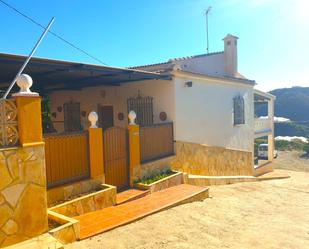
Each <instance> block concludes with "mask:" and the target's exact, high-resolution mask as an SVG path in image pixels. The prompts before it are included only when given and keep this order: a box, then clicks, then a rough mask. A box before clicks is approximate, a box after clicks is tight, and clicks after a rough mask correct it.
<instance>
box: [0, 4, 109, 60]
mask: <svg viewBox="0 0 309 249" xmlns="http://www.w3.org/2000/svg"><path fill="white" fill-rule="evenodd" d="M0 2H1V3H3V4H4V5H6V6H7V7H8V8H10V9H12V10H14V11H15V12H17V13H18V14H20V15H21V16H23V17H24V18H26V19H28V20H29V21H30V22H32V23H34V24H35V25H37V26H39V27H41V28H43V29H45V27H44V26H43V25H42V24H40V23H39V22H37V21H36V20H34V19H33V18H31V17H29V16H28V15H26V14H24V13H23V12H21V11H20V10H18V9H16V8H15V7H13V6H12V5H10V4H8V3H6V2H5V1H3V0H0ZM48 33H50V34H51V35H53V36H55V37H56V38H58V39H59V40H61V41H62V42H64V43H66V44H68V45H69V46H71V47H72V48H75V49H76V50H78V51H79V52H81V53H83V54H85V55H87V56H89V57H90V58H92V59H93V60H95V61H97V62H99V63H101V64H103V65H107V64H106V63H104V62H103V61H101V60H100V59H98V58H96V57H95V56H93V55H91V54H89V53H88V52H86V51H85V50H83V49H81V48H79V47H77V46H76V45H74V44H73V43H72V42H69V41H68V40H66V39H64V38H62V37H61V36H60V35H58V34H56V33H55V32H53V31H48Z"/></svg>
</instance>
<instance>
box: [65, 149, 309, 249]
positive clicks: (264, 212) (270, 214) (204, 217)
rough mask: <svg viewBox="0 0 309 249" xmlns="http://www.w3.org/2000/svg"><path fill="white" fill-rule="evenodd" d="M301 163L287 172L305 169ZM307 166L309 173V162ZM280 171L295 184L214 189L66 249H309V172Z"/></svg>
mask: <svg viewBox="0 0 309 249" xmlns="http://www.w3.org/2000/svg"><path fill="white" fill-rule="evenodd" d="M291 155H292V154H291ZM292 156H293V155H292ZM280 157H281V155H279V158H278V159H277V160H276V162H275V164H278V162H279V161H280V160H282V161H286V162H287V159H288V158H287V157H288V156H287V155H285V157H282V158H281V159H280ZM295 160H298V159H297V158H296V159H293V160H288V162H289V164H290V161H291V164H290V165H281V168H282V167H285V168H290V166H291V165H292V166H293V165H296V164H297V165H298V166H299V165H300V164H301V163H295V162H294V161H295ZM304 165H305V167H308V168H309V160H304ZM276 167H279V166H278V165H276ZM297 169H298V170H300V169H299V168H297ZM277 171H278V172H280V173H287V174H289V175H290V176H291V178H289V179H284V180H271V181H263V182H254V183H238V184H233V185H226V186H212V187H211V189H210V193H211V196H212V197H211V198H208V199H206V200H204V201H202V202H194V203H190V204H185V205H181V206H178V207H175V208H172V209H169V210H167V211H163V212H161V213H158V214H154V215H151V216H148V217H146V218H144V219H142V220H139V221H137V222H134V223H131V224H129V225H127V226H123V227H120V228H117V229H114V230H112V231H110V232H107V233H104V234H101V235H98V236H95V237H93V238H90V239H87V240H83V241H80V242H76V243H73V244H71V245H67V246H66V247H65V248H66V249H73V248H74V249H75V248H76V249H90V248H91V249H96V248H100V249H101V248H108V249H110V248H111V249H112V248H132V249H133V248H138V249H142V248H145V249H146V248H147V249H151V248H173V249H177V248H179V249H180V248H192V249H193V248H194V249H199V248H216V249H218V248H235V249H236V248H237V249H240V248H259V249H260V248H263V249H267V248H278V249H279V248H280V249H283V248H284V249H285V248H291V249H292V248H293V249H297V248H300V249H305V248H309V172H297V171H288V170H281V169H279V170H277Z"/></svg>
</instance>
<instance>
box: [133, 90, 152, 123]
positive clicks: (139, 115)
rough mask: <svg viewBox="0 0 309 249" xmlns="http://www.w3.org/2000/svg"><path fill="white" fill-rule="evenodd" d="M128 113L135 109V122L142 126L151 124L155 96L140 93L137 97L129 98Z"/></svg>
mask: <svg viewBox="0 0 309 249" xmlns="http://www.w3.org/2000/svg"><path fill="white" fill-rule="evenodd" d="M127 107H128V113H129V112H130V111H135V113H136V120H135V122H136V123H137V124H139V125H140V126H150V125H152V124H153V98H152V97H149V96H148V97H142V96H141V95H140V94H138V96H137V97H136V98H134V97H132V98H128V99H127Z"/></svg>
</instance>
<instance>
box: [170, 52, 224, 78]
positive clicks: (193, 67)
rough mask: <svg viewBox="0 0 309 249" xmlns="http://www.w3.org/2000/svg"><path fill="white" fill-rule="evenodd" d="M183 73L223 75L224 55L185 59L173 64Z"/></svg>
mask: <svg viewBox="0 0 309 249" xmlns="http://www.w3.org/2000/svg"><path fill="white" fill-rule="evenodd" d="M174 63H175V64H177V65H180V66H181V68H182V69H183V70H185V71H191V72H197V73H201V74H212V75H224V74H225V72H224V53H223V52H222V53H217V54H209V55H207V56H200V57H193V58H187V59H185V60H179V61H175V62H174Z"/></svg>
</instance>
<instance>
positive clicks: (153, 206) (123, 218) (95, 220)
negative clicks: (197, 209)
mask: <svg viewBox="0 0 309 249" xmlns="http://www.w3.org/2000/svg"><path fill="white" fill-rule="evenodd" d="M207 197H209V191H208V188H207V187H199V186H192V185H188V184H181V185H177V186H173V187H170V188H167V189H164V190H161V191H158V192H155V193H152V194H150V195H146V196H144V197H142V198H139V199H136V200H132V201H129V202H125V203H123V204H121V205H117V206H112V207H108V208H104V209H102V210H98V211H95V212H91V213H87V214H84V215H81V216H77V217H74V219H77V220H79V222H80V223H79V225H80V238H81V239H86V238H89V237H91V236H94V235H96V234H99V233H103V232H106V231H109V230H111V229H114V228H116V227H119V226H123V225H125V224H128V223H131V222H134V221H136V220H138V219H141V218H143V217H146V216H148V215H151V214H153V213H156V212H160V211H162V210H165V209H168V208H171V207H174V206H177V205H180V204H184V203H188V202H193V201H200V200H203V199H205V198H207Z"/></svg>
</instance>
